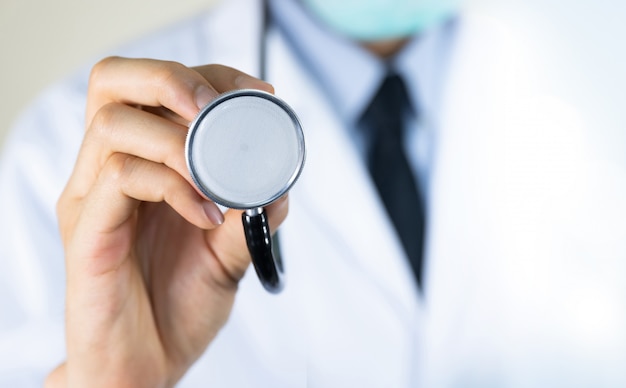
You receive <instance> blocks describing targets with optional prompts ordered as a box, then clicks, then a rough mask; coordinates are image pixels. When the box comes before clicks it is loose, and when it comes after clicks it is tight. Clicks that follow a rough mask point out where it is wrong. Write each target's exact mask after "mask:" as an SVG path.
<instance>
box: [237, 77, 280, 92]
mask: <svg viewBox="0 0 626 388" xmlns="http://www.w3.org/2000/svg"><path fill="white" fill-rule="evenodd" d="M235 86H237V88H239V89H260V90H265V91H267V92H270V93H274V87H273V86H272V85H270V84H268V83H267V82H265V81H263V80H260V79H258V78H254V77H250V76H248V75H245V74H241V75H238V76H237V78H235Z"/></svg>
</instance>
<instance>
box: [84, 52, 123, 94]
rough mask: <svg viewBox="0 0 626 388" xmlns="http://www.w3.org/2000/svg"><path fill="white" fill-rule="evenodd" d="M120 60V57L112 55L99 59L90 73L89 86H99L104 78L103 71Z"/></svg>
mask: <svg viewBox="0 0 626 388" xmlns="http://www.w3.org/2000/svg"><path fill="white" fill-rule="evenodd" d="M119 60H120V57H116V56H110V57H106V58H103V59H101V60H100V61H98V62H97V63H96V64H95V65H94V66H93V67H92V68H91V73H90V74H89V87H90V88H92V87H97V86H98V85H99V84H100V80H101V79H103V78H104V77H103V73H106V70H107V69H108V68H109V67H110V66H111V64H113V63H115V62H117V61H119Z"/></svg>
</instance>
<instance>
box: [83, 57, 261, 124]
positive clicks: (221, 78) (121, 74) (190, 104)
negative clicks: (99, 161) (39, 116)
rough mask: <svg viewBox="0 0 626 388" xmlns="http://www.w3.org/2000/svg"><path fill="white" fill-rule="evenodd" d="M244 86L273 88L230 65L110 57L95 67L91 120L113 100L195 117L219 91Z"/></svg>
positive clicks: (90, 105) (89, 119)
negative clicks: (163, 108)
mask: <svg viewBox="0 0 626 388" xmlns="http://www.w3.org/2000/svg"><path fill="white" fill-rule="evenodd" d="M241 88H260V89H262V90H266V91H271V86H269V85H268V84H266V83H265V82H263V81H260V80H258V79H256V78H254V77H252V76H250V75H247V74H246V73H243V72H241V71H239V70H236V69H233V68H230V67H226V66H221V65H207V66H201V67H198V68H195V69H191V68H189V67H186V66H184V65H182V64H180V63H177V62H172V61H160V60H153V59H129V58H122V57H109V58H105V59H103V60H102V61H100V62H99V63H98V64H96V65H95V66H94V68H93V69H92V72H91V76H90V80H89V100H88V102H87V116H86V117H87V123H89V122H91V120H92V118H93V116H94V115H95V113H96V112H97V111H98V110H99V109H100V108H101V107H102V106H104V105H106V104H108V103H110V102H119V103H124V104H128V105H140V106H141V105H143V106H152V107H160V106H163V107H165V108H167V109H169V110H171V111H172V112H175V113H176V114H178V115H180V116H181V117H183V118H184V119H185V120H187V121H191V120H193V118H194V117H195V115H196V114H197V113H198V111H199V109H200V108H202V107H204V105H206V104H207V103H208V102H209V101H211V100H212V99H213V98H215V97H216V96H217V95H218V94H219V93H222V92H225V91H228V90H231V89H241Z"/></svg>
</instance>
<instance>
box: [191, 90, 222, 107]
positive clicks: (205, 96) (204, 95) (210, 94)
mask: <svg viewBox="0 0 626 388" xmlns="http://www.w3.org/2000/svg"><path fill="white" fill-rule="evenodd" d="M195 97H196V106H197V107H198V109H202V108H204V107H205V106H206V105H207V104H208V103H209V102H211V100H212V99H214V98H215V97H217V94H216V93H215V92H214V91H213V90H211V89H209V87H208V86H206V85H200V86H198V87H197V88H196V96H195Z"/></svg>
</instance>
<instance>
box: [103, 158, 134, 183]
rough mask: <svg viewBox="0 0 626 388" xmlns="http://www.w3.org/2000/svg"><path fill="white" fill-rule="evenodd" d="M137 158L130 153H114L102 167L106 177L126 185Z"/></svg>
mask: <svg viewBox="0 0 626 388" xmlns="http://www.w3.org/2000/svg"><path fill="white" fill-rule="evenodd" d="M135 164H136V163H135V158H133V157H132V156H131V155H128V154H122V153H119V152H118V153H114V154H112V155H111V156H110V157H109V159H108V160H107V162H106V164H105V165H104V168H103V169H102V172H103V175H104V177H105V179H107V180H108V181H110V182H115V183H116V184H117V185H119V186H122V187H123V186H124V185H125V184H126V182H127V181H128V177H129V176H130V175H131V174H132V172H133V170H134V168H135Z"/></svg>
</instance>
